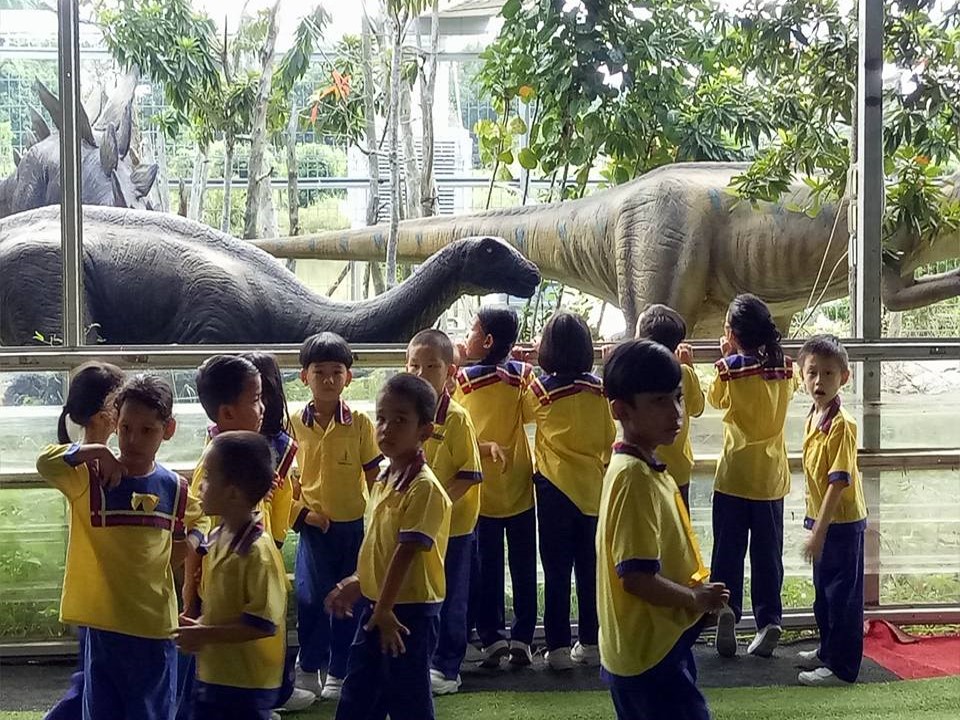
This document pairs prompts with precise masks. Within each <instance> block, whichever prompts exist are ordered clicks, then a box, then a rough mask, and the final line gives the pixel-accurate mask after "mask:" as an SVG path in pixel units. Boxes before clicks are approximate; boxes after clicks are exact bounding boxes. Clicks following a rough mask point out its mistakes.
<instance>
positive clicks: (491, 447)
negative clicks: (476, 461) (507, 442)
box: [479, 442, 510, 472]
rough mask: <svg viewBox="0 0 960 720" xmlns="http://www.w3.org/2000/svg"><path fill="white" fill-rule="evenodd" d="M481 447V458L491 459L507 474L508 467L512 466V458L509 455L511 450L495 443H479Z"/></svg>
mask: <svg viewBox="0 0 960 720" xmlns="http://www.w3.org/2000/svg"><path fill="white" fill-rule="evenodd" d="M479 446H480V457H485V458H490V459H491V460H493V462H495V463H496V464H497V465H501V466H502V467H501V468H500V471H501V472H506V470H507V467H508V466H509V465H510V456H509V455H507V453H508V452H510V448H508V447H503V446H501V445H498V444H497V443H495V442H482V443H479Z"/></svg>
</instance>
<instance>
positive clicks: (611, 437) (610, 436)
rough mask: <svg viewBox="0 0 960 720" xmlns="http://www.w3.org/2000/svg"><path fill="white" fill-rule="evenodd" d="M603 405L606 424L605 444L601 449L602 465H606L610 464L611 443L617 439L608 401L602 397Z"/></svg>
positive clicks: (615, 425) (615, 426)
mask: <svg viewBox="0 0 960 720" xmlns="http://www.w3.org/2000/svg"><path fill="white" fill-rule="evenodd" d="M603 402H604V405H606V414H605V415H604V419H603V421H604V423H606V425H607V446H606V447H605V448H604V450H603V456H602V458H603V465H604V467H606V466H607V465H609V464H610V457H611V456H612V455H613V444H614V443H615V442H616V441H617V424H616V423H615V422H614V420H613V411H612V410H611V409H610V403H609V402H607V400H606V398H604V401H603Z"/></svg>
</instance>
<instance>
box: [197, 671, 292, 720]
mask: <svg viewBox="0 0 960 720" xmlns="http://www.w3.org/2000/svg"><path fill="white" fill-rule="evenodd" d="M196 685H197V691H196V695H195V696H194V702H193V717H194V718H195V720H270V715H271V710H270V708H272V707H273V706H275V705H276V704H277V691H276V690H256V689H252V688H240V687H227V686H224V685H208V684H206V683H204V682H200V681H198V682H197V684H196Z"/></svg>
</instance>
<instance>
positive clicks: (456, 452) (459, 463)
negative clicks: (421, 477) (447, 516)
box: [446, 414, 483, 503]
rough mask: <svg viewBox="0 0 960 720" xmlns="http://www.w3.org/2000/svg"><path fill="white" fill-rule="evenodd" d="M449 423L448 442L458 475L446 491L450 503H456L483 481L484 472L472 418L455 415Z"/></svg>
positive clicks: (464, 415)
mask: <svg viewBox="0 0 960 720" xmlns="http://www.w3.org/2000/svg"><path fill="white" fill-rule="evenodd" d="M447 423H448V427H447V439H446V442H449V443H451V450H452V454H453V465H454V467H455V468H456V469H457V473H456V475H455V476H454V478H453V481H452V482H451V483H450V484H449V485H447V487H446V489H447V495H448V496H449V497H450V502H452V503H456V502H457V501H458V500H459V499H460V498H462V497H463V496H464V495H466V494H467V492H468V491H469V490H470V488H472V487H473V486H474V485H476V484H477V483H478V482H481V481H482V480H483V470H482V465H481V462H480V446H479V445H478V443H477V432H476V430H475V429H474V427H473V422H472V421H471V420H470V417H469V416H468V415H466V414H463V415H454V416H453V417H452V418H450V419H449V420H448V421H447Z"/></svg>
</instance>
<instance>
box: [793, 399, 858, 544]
mask: <svg viewBox="0 0 960 720" xmlns="http://www.w3.org/2000/svg"><path fill="white" fill-rule="evenodd" d="M827 448H828V452H829V453H830V455H831V457H832V459H831V461H830V467H829V469H828V470H827V482H828V483H829V487H828V488H827V492H826V493H825V494H824V496H823V503H822V504H821V505H820V513H819V514H818V516H817V519H816V522H815V523H814V525H813V532H812V534H811V535H810V537H809V538H808V539H807V542H806V543H805V544H804V547H803V556H804V558H806V559H807V560H808V561H810V562H812V561H814V560H819V559H820V556H821V554H822V553H823V544H824V542H826V539H827V531H828V530H829V529H830V523H831V522H833V516H834V515H835V514H836V512H837V507H838V506H839V505H840V498H841V495H842V494H843V491H844V490H845V489H846V488H847V486H848V485H850V483H851V482H854V481H856V478H857V427H856V425H854V424H853V423H849V422H847V421H846V420H845V419H844V417H843V416H842V415H840V416H838V417H836V418H834V420H833V423H832V424H831V426H830V437H828V438H827Z"/></svg>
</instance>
